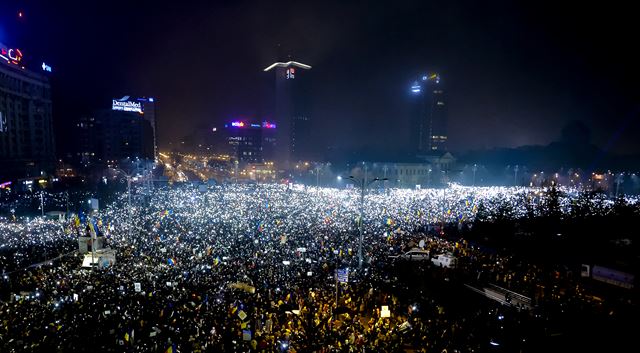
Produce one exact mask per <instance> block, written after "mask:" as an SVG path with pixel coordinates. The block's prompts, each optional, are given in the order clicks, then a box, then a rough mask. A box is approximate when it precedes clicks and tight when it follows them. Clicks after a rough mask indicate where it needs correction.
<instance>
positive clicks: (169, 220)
mask: <svg viewBox="0 0 640 353" xmlns="http://www.w3.org/2000/svg"><path fill="white" fill-rule="evenodd" d="M543 193H544V191H543V190H532V189H527V188H518V189H516V188H499V187H483V188H471V187H459V186H453V187H449V188H446V189H424V190H399V189H388V190H386V189H378V190H375V191H371V192H369V193H368V194H367V196H366V197H365V199H364V202H362V204H361V203H360V198H359V191H358V190H338V189H331V188H312V187H310V188H306V187H301V186H300V187H298V186H285V185H225V186H215V187H209V188H206V189H198V188H194V187H175V188H162V189H157V190H154V191H153V192H151V193H149V194H148V195H147V196H148V198H147V199H146V200H144V201H143V202H134V203H132V204H130V203H129V201H128V199H127V197H126V194H123V195H122V196H121V197H120V198H119V199H118V200H117V201H116V202H114V203H113V204H110V205H108V206H107V207H105V208H103V209H101V210H96V211H93V212H88V213H84V214H78V215H74V216H72V217H69V219H67V220H66V221H65V222H62V223H61V222H59V221H52V220H44V219H42V218H40V217H36V218H30V219H28V218H22V217H20V218H15V217H9V218H3V219H0V269H1V271H2V272H3V279H2V282H1V284H0V292H1V294H2V297H1V298H0V299H1V300H2V301H1V302H0V313H1V314H0V351H1V352H40V351H47V352H81V351H100V352H166V351H171V352H401V351H406V350H412V351H417V352H421V351H422V352H442V351H443V350H446V351H449V352H452V351H459V352H471V351H476V352H477V351H484V350H486V348H487V345H488V344H492V345H498V344H499V343H498V342H497V341H496V340H497V339H496V338H492V337H488V334H487V333H486V326H487V323H488V322H491V320H489V317H492V318H493V319H495V318H497V317H498V316H500V317H503V316H502V315H503V314H500V315H499V314H498V313H499V310H498V309H496V308H494V307H489V306H487V308H485V309H484V310H479V311H475V312H473V313H470V314H469V315H467V316H466V317H464V318H460V317H456V316H454V315H450V314H449V313H448V310H446V309H445V308H444V307H443V306H442V305H441V304H440V303H438V301H437V300H435V299H433V298H429V297H428V295H426V294H420V295H422V297H420V298H419V299H420V300H419V302H420V305H419V306H416V304H415V303H416V301H417V300H418V296H419V294H418V293H416V295H414V296H411V295H407V293H404V294H402V293H397V291H395V292H394V291H393V290H391V289H390V288H391V287H389V286H388V285H385V283H388V282H389V281H388V271H389V266H393V264H394V263H395V262H396V260H393V259H392V258H390V255H398V254H401V253H403V252H404V251H407V250H409V249H411V248H413V247H417V246H419V245H420V246H421V247H422V248H423V249H424V250H426V251H428V252H429V253H431V254H440V253H451V254H453V255H454V256H457V257H458V258H459V260H460V262H459V264H460V266H458V268H456V269H448V268H437V267H435V266H430V265H429V263H428V262H427V264H420V265H419V266H425V267H427V268H428V271H427V272H429V273H432V275H433V276H436V277H438V278H442V279H446V280H449V279H450V278H454V279H455V278H460V279H464V280H465V281H467V280H468V279H475V280H483V281H485V282H490V283H496V284H499V285H501V286H504V287H507V288H510V289H512V290H514V291H517V292H519V293H524V294H525V295H531V296H533V295H534V294H535V291H536V288H537V287H536V284H538V283H541V282H543V281H544V283H547V284H548V283H563V282H566V281H569V280H570V278H569V277H567V276H565V273H564V272H562V271H553V272H550V271H548V269H542V268H538V267H536V266H534V265H530V264H524V263H521V262H517V261H516V260H514V259H512V258H510V257H504V256H502V257H501V256H498V255H496V254H489V253H485V252H483V251H481V250H480V249H478V248H474V247H471V246H469V244H466V243H465V242H464V241H455V240H447V239H445V238H443V237H441V235H442V230H443V229H442V228H441V227H442V225H443V224H459V225H466V224H470V223H471V222H473V220H474V218H475V216H476V213H477V212H478V209H479V207H483V208H493V207H499V205H500V204H502V203H504V202H509V203H510V204H512V205H513V206H514V210H515V214H516V215H519V216H524V215H525V214H526V212H527V210H526V209H525V207H524V206H522V205H523V204H524V202H523V200H528V202H529V203H534V204H535V203H536V202H540V201H539V199H540V200H541V199H542V196H543V195H542V194H543ZM572 197H575V191H573V190H566V192H564V193H563V196H562V198H561V199H560V207H561V209H562V211H563V212H569V211H570V207H571V204H572V203H571V199H572ZM607 202H613V201H610V200H607ZM627 202H629V203H637V202H638V200H636V199H632V198H629V199H628V200H627ZM361 206H362V207H361ZM361 211H362V219H361V218H360V217H361V216H360V214H361V213H360V212H361ZM360 225H362V227H363V237H364V241H363V251H362V252H363V259H364V264H363V266H362V269H360V268H359V257H358V245H359V244H358V234H359V233H358V229H359V226H360ZM78 236H89V237H94V236H95V237H104V238H105V239H106V244H107V246H108V247H110V248H112V249H114V250H115V252H116V261H115V263H113V264H111V265H110V266H107V267H106V268H101V269H84V268H81V262H82V257H81V256H80V255H76V254H75V253H74V250H76V249H77V246H78V243H77V237H78ZM337 270H340V272H341V273H345V272H346V273H348V276H347V279H344V278H342V277H340V276H336V271H337ZM338 277H340V281H337V278H338ZM549 281H552V282H549ZM553 281H555V282H553ZM343 282H344V283H343ZM547 287H549V288H553V286H547ZM571 288H572V291H573V292H572V293H570V294H571V295H573V294H575V293H579V292H580V288H579V287H576V286H572V287H571ZM551 294H552V295H551V298H559V297H560V296H561V295H563V294H562V293H555V292H554V293H551ZM564 295H569V294H568V293H564ZM425 296H426V297H425ZM383 306H386V307H387V308H388V311H386V310H385V311H384V312H383V311H382V310H381V309H382V307H383ZM385 312H386V313H387V314H388V315H386V314H385ZM514 315H527V314H525V313H517V314H514ZM500 320H502V319H500ZM512 320H514V321H516V320H515V319H512ZM490 339H493V340H490ZM517 339H520V337H517Z"/></svg>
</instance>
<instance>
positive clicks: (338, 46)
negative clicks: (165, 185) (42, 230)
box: [0, 0, 640, 153]
mask: <svg viewBox="0 0 640 353" xmlns="http://www.w3.org/2000/svg"><path fill="white" fill-rule="evenodd" d="M559 3H560V2H558V1H555V2H549V3H547V4H545V3H543V2H540V1H535V2H523V1H506V2H492V1H468V2H463V1H444V0H442V1H361V2H350V1H337V0H324V1H317V2H303V1H295V2H282V1H279V2H267V1H228V2H227V1H222V2H217V1H202V2H195V1H183V0H181V1H166V2H164V1H135V0H128V1H119V0H118V1H115V0H112V1H44V0H23V1H18V0H2V2H0V42H4V43H6V44H9V45H12V46H18V47H21V48H22V49H24V50H23V51H24V52H25V55H26V56H29V55H32V56H33V57H37V58H45V59H46V60H47V61H48V62H50V63H51V65H52V66H53V67H54V71H55V73H54V75H53V83H54V90H55V97H54V98H55V102H54V104H55V108H54V109H55V111H54V114H55V115H54V118H55V123H56V124H57V126H58V128H59V129H61V130H63V131H64V130H65V127H66V126H68V125H70V122H71V121H73V119H76V118H77V117H78V116H79V115H81V114H83V113H86V112H90V111H91V110H92V109H96V108H102V107H107V106H108V105H109V103H110V99H111V98H113V97H120V96H122V95H125V94H132V95H146V96H152V97H156V98H157V100H158V119H159V121H158V125H159V129H160V142H161V145H166V144H167V143H168V141H170V140H174V141H175V140H178V139H180V138H181V137H182V136H184V135H188V134H190V133H192V132H193V131H194V130H202V129H209V128H210V127H212V126H216V125H217V126H219V125H220V123H221V122H222V121H224V120H228V119H231V118H233V117H235V116H239V115H242V116H252V115H255V116H258V117H263V116H268V114H270V108H271V105H270V104H271V102H269V101H268V99H267V98H266V97H267V94H268V92H266V91H268V90H269V89H270V88H272V85H270V84H267V83H266V79H265V75H264V73H263V72H262V69H263V68H264V67H265V66H267V65H268V64H270V63H271V62H273V61H274V59H275V58H276V55H277V54H276V49H275V48H276V46H277V45H278V44H280V45H281V47H283V48H285V49H286V52H288V53H290V54H292V55H293V57H294V58H295V59H296V60H299V61H301V62H304V63H307V64H310V65H312V66H313V69H312V71H313V105H312V111H311V116H312V118H313V119H315V121H316V123H317V126H318V129H317V133H316V136H315V139H316V141H315V142H316V143H317V144H318V146H321V147H327V146H332V147H337V148H343V149H347V150H370V151H380V150H384V149H389V150H397V149H401V148H402V146H403V145H404V144H405V143H406V141H407V140H408V136H409V129H410V127H409V124H408V123H409V120H410V117H409V112H410V109H409V107H408V104H409V87H410V84H411V82H412V81H413V79H414V78H415V77H416V76H417V75H419V74H420V73H422V72H424V71H438V72H440V73H441V76H442V78H443V83H444V85H445V88H446V92H447V94H448V106H449V135H450V142H451V143H450V147H451V149H453V150H454V151H464V150H468V149H476V148H485V147H502V146H506V147H511V146H519V145H524V144H546V143H549V142H551V141H553V140H554V139H556V138H557V136H558V134H559V131H560V129H561V127H562V125H563V124H564V123H565V122H567V121H570V120H574V119H578V120H582V121H584V122H585V123H586V124H587V125H588V126H590V127H591V128H592V129H593V132H594V140H595V142H596V143H597V144H599V145H600V146H603V147H604V146H605V145H607V144H609V146H610V147H611V148H612V149H613V150H615V151H619V152H625V151H626V152H635V153H637V152H640V143H638V142H637V141H636V140H638V139H637V138H636V136H638V133H639V132H640V126H639V122H638V120H639V119H638V114H639V112H640V110H639V107H640V101H639V98H640V89H639V88H638V82H640V70H639V69H638V63H639V62H640V55H639V54H638V53H639V51H638V50H637V48H636V46H637V43H638V40H637V35H638V28H637V21H636V19H635V17H634V16H635V15H634V11H633V9H632V8H625V7H617V6H615V5H614V3H613V2H607V3H599V4H598V6H597V7H596V6H593V5H590V4H588V2H575V4H571V5H569V4H565V5H560V4H559ZM18 10H22V11H24V17H23V18H22V19H18V18H17V16H16V14H17V11H18ZM66 140H67V141H72V139H66Z"/></svg>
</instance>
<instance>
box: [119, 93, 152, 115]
mask: <svg viewBox="0 0 640 353" xmlns="http://www.w3.org/2000/svg"><path fill="white" fill-rule="evenodd" d="M111 110H119V111H124V112H132V113H139V114H144V112H143V111H142V103H140V102H132V101H130V100H129V96H124V97H122V98H121V99H113V100H112V103H111Z"/></svg>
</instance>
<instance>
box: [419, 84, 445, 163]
mask: <svg viewBox="0 0 640 353" xmlns="http://www.w3.org/2000/svg"><path fill="white" fill-rule="evenodd" d="M411 93H412V95H413V99H414V105H413V108H414V109H413V113H412V116H413V118H412V121H411V143H412V148H413V150H414V152H415V153H416V154H417V155H418V156H430V155H439V154H442V153H443V152H445V151H446V150H447V138H448V135H447V107H446V102H445V95H444V91H443V87H442V82H441V80H440V75H438V74H435V73H434V74H429V75H424V76H422V77H419V78H418V80H416V81H414V83H413V84H412V85H411Z"/></svg>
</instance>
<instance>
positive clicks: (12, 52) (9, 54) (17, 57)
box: [0, 46, 22, 65]
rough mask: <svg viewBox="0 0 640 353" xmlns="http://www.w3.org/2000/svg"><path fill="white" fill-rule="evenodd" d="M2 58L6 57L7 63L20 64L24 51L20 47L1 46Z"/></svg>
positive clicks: (0, 56) (0, 53) (0, 55)
mask: <svg viewBox="0 0 640 353" xmlns="http://www.w3.org/2000/svg"><path fill="white" fill-rule="evenodd" d="M0 58H1V59H4V60H5V61H6V62H7V64H13V65H20V62H21V61H22V52H21V51H20V49H13V48H7V47H4V46H1V47H0Z"/></svg>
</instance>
